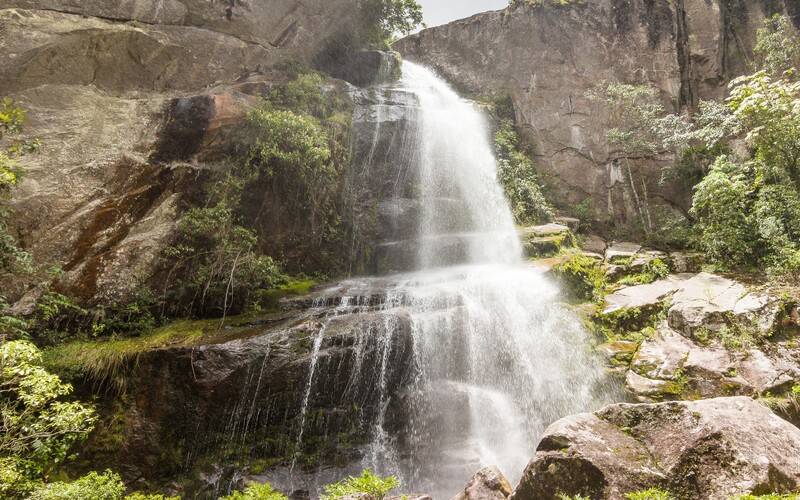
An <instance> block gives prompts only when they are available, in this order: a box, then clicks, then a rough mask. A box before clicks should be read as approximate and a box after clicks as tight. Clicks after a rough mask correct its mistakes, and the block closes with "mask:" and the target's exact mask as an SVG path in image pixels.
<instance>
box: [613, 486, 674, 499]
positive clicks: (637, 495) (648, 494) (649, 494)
mask: <svg viewBox="0 0 800 500" xmlns="http://www.w3.org/2000/svg"><path fill="white" fill-rule="evenodd" d="M625 498H626V500H672V498H673V497H672V495H670V493H669V492H668V491H664V490H660V489H658V488H650V489H649V490H642V491H635V492H633V493H628V494H626V495H625Z"/></svg>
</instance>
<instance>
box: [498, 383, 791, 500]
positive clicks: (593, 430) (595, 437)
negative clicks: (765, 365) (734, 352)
mask: <svg viewBox="0 0 800 500" xmlns="http://www.w3.org/2000/svg"><path fill="white" fill-rule="evenodd" d="M798 457H800V429H798V428H796V427H794V426H793V425H791V424H789V423H788V422H786V421H784V420H782V419H781V418H779V417H778V416H776V415H775V414H773V413H772V412H771V411H769V410H768V409H767V408H766V407H764V406H762V405H760V404H759V403H757V402H755V401H753V400H752V399H750V398H746V397H734V398H718V399H708V400H701V401H694V402H672V403H660V404H615V405H611V406H607V407H606V408H603V409H602V410H600V411H597V412H595V413H586V414H580V415H574V416H571V417H567V418H564V419H561V420H559V421H557V422H556V423H554V424H553V425H551V426H550V427H549V428H548V429H547V431H546V432H545V435H544V437H543V438H542V441H541V443H540V444H539V447H538V450H537V452H536V456H535V457H534V458H533V460H531V462H530V463H529V464H528V467H527V468H526V469H525V472H524V474H523V477H522V480H521V481H520V483H519V485H517V487H516V489H515V490H514V493H513V495H512V496H511V498H512V499H514V500H550V499H555V498H557V497H558V495H559V494H566V495H579V494H580V495H584V496H588V497H590V498H593V499H594V498H604V499H612V500H613V499H623V498H625V494H627V493H630V492H634V491H639V490H644V489H648V488H652V487H659V488H662V489H665V490H668V491H670V492H672V494H673V495H674V496H676V497H677V498H686V499H698V500H699V499H717V498H719V499H725V498H731V497H732V496H735V495H740V494H750V493H753V494H762V493H767V492H781V493H784V492H793V491H796V490H797V489H798V488H800V460H798Z"/></svg>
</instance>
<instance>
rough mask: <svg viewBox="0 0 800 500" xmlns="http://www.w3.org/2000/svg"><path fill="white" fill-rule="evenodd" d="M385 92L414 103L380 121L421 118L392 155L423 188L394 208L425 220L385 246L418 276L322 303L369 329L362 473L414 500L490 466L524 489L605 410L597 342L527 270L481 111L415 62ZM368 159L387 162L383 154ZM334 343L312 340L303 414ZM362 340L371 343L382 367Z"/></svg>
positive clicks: (362, 370) (345, 291)
mask: <svg viewBox="0 0 800 500" xmlns="http://www.w3.org/2000/svg"><path fill="white" fill-rule="evenodd" d="M378 90H379V91H381V92H386V93H393V94H394V95H396V96H405V97H403V98H402V99H400V98H395V99H388V98H386V99H385V98H381V99H378V100H377V104H376V107H377V109H378V111H377V112H376V114H377V113H380V114H381V115H382V116H400V115H401V114H402V113H400V112H399V111H398V110H394V111H393V110H392V109H391V106H392V104H391V103H392V102H395V103H397V104H396V106H404V107H405V109H409V108H411V112H410V116H411V118H410V119H409V120H408V122H409V124H408V125H407V127H411V128H412V130H411V134H410V140H407V139H403V140H402V142H400V144H402V145H403V148H404V151H394V152H393V154H395V155H398V157H397V158H396V161H397V163H398V164H401V163H402V164H403V165H408V166H407V167H404V168H409V169H411V170H413V171H414V172H413V174H412V175H408V176H407V178H408V179H410V180H411V182H413V183H414V185H413V186H411V188H410V189H404V190H403V189H398V190H397V196H398V197H400V196H405V198H404V199H403V200H396V203H395V205H394V206H401V207H415V208H414V209H413V210H410V211H408V210H407V211H397V214H396V217H397V218H398V219H400V218H402V219H403V220H402V221H400V222H398V223H397V224H394V226H396V227H401V228H402V227H406V226H408V219H411V220H412V221H413V225H414V230H413V231H411V232H410V233H409V234H405V235H404V236H403V239H402V241H399V240H398V241H390V242H387V243H386V245H387V246H392V247H393V248H399V249H402V251H403V252H405V253H407V254H410V255H405V256H403V258H401V259H399V261H402V262H404V263H411V264H410V265H409V266H408V267H407V269H405V270H404V271H405V272H401V273H394V274H391V275H389V276H383V277H380V278H377V277H376V278H360V279H353V280H349V281H344V282H342V283H339V284H337V285H336V286H335V287H332V288H331V289H330V290H327V291H323V292H322V293H321V295H322V296H323V297H325V296H326V294H327V296H328V298H329V299H333V298H334V297H339V298H340V300H341V301H342V303H343V304H362V306H360V307H358V308H355V309H352V310H349V311H345V310H344V308H343V307H341V306H340V307H337V308H336V310H335V311H333V312H332V313H331V314H336V315H342V314H354V315H359V314H360V315H364V316H365V318H366V319H365V320H364V321H362V322H354V323H353V325H354V326H353V327H352V328H355V329H360V330H359V331H358V332H354V338H355V339H357V342H356V345H355V347H354V349H353V353H354V354H353V356H354V357H355V358H356V359H354V361H353V367H354V368H353V373H352V374H351V377H353V379H351V380H350V381H349V382H348V387H361V386H363V385H364V384H366V385H367V386H369V387H370V389H369V390H370V391H371V392H370V394H371V396H370V397H371V398H372V400H373V402H372V407H373V411H372V412H371V413H370V414H369V418H368V420H369V422H367V423H366V425H365V427H366V428H368V429H370V432H369V433H370V435H371V439H372V442H371V443H370V445H369V446H368V447H367V449H366V450H365V452H364V454H363V460H362V462H361V464H360V466H361V467H369V468H372V469H374V470H376V472H378V473H381V474H396V475H398V476H399V477H400V478H401V480H402V481H403V482H404V489H405V490H406V491H419V492H426V493H431V494H433V495H434V497H435V498H449V497H450V496H452V494H453V493H454V492H456V491H458V489H460V488H461V487H463V485H464V483H465V482H466V481H467V480H468V479H469V477H470V476H471V475H472V474H473V473H474V472H475V471H477V470H478V469H479V468H481V467H482V466H486V465H497V466H499V467H500V469H501V470H502V471H503V472H504V473H505V474H506V475H507V476H508V478H509V479H510V480H511V481H512V482H516V481H517V480H519V478H520V477H521V474H522V471H523V469H524V467H525V465H526V464H527V462H528V460H529V459H530V458H532V457H533V455H534V452H535V448H536V445H537V442H538V439H539V437H540V436H541V434H542V432H543V431H544V429H545V427H546V426H547V425H549V424H550V423H552V422H553V421H555V420H557V419H558V418H560V417H563V416H565V415H568V414H571V413H576V412H583V411H590V410H592V409H595V408H596V407H598V406H600V405H601V404H602V403H604V402H606V401H607V398H608V395H607V394H606V393H605V390H604V377H603V370H602V367H601V365H600V363H598V362H597V361H596V360H595V359H594V357H593V355H592V353H591V350H590V339H589V334H588V333H587V332H586V331H585V330H584V329H583V327H582V325H581V323H580V321H579V320H578V318H577V317H576V316H575V315H574V314H573V313H571V312H570V311H569V310H568V309H566V308H565V307H564V306H563V305H562V304H561V303H560V302H559V298H558V295H559V290H558V288H557V286H556V285H555V284H553V283H552V282H550V281H549V280H548V279H547V278H546V277H545V276H544V275H543V273H542V271H541V270H540V269H538V268H536V267H534V266H532V265H530V264H528V263H526V262H525V261H524V260H523V258H522V251H521V245H520V242H519V239H518V236H517V231H516V227H515V225H514V220H513V216H512V214H511V210H510V208H509V206H508V203H507V201H506V199H505V196H504V194H503V191H502V189H501V187H500V185H499V183H498V180H497V174H496V160H495V158H494V155H493V148H492V145H491V140H490V137H491V134H490V130H489V127H488V124H487V123H486V119H485V117H484V115H483V114H482V112H481V110H480V109H479V107H477V106H476V105H475V104H474V103H472V102H470V101H468V100H465V99H462V98H461V97H460V96H459V95H458V94H457V93H456V92H455V91H454V90H453V89H452V88H450V86H449V85H448V84H447V83H446V82H444V81H443V80H441V79H440V78H438V77H437V76H436V75H435V74H434V73H433V72H432V71H430V70H429V69H426V68H424V67H422V66H419V65H416V64H413V63H410V62H405V63H404V64H403V76H402V79H401V80H400V81H399V82H397V83H394V84H387V85H384V86H383V87H381V88H379V89H378ZM410 103H411V104H410ZM380 126H381V124H380V123H379V120H378V123H376V124H375V127H380ZM379 135H380V134H374V136H375V138H374V139H373V140H375V141H377V140H379V137H378V136H379ZM406 135H408V134H406V133H404V134H403V136H404V137H405V136H406ZM365 150H366V151H368V158H370V159H372V158H374V157H375V156H376V148H375V144H374V143H373V144H372V145H371V146H366V147H365ZM404 175H405V174H404ZM409 193H411V194H409ZM400 201H402V203H401V202H400ZM376 296H379V297H380V299H377V300H373V297H376ZM332 302H333V300H328V302H327V303H332ZM367 311H368V313H369V316H367ZM375 318H377V319H375ZM404 325H405V326H404ZM404 327H406V329H407V330H409V333H408V335H410V336H411V340H412V342H411V345H412V349H413V354H412V356H410V362H411V363H412V364H413V366H412V370H410V372H411V373H412V375H410V376H409V380H407V381H406V382H407V383H406V384H405V387H393V386H392V384H390V383H389V380H395V379H396V378H397V377H396V374H397V373H399V372H400V370H401V369H402V368H404V367H396V366H392V362H391V360H392V359H394V358H392V356H391V354H392V352H393V351H392V348H393V345H395V344H397V343H399V342H401V341H402V339H403V335H402V334H401V333H402V332H401V330H402V329H403V328H404ZM324 334H325V332H324V330H323V331H320V332H319V334H318V335H317V336H316V337H314V340H315V342H314V352H313V353H312V356H311V365H310V369H309V378H308V381H307V384H308V385H307V387H306V393H305V394H304V400H303V404H302V408H303V410H302V413H303V415H304V414H305V412H306V409H307V406H308V397H309V392H310V388H311V384H312V383H313V378H314V376H315V375H314V374H315V368H316V363H317V361H316V360H317V356H318V354H319V343H320V342H321V339H322V336H323V335H324ZM365 334H369V335H370V336H372V337H371V338H373V342H372V344H370V345H371V347H370V349H371V350H372V353H373V354H372V358H370V359H372V360H373V361H371V363H372V365H374V366H371V367H367V366H366V365H367V361H366V360H365V359H366V358H365V356H367V354H366V353H367V352H368V351H369V349H367V348H366V346H367V343H366V342H365V341H364V340H362V339H363V338H364V335H365ZM406 338H407V337H406ZM362 358H364V359H362ZM370 368H371V369H370ZM356 379H357V380H356ZM346 394H348V395H349V396H347V397H354V396H353V394H352V393H351V391H350V390H348V391H346ZM343 403H350V401H343ZM303 422H304V417H301V424H300V425H301V429H300V433H301V434H300V436H299V438H298V440H299V439H302V426H303ZM389 422H391V423H392V424H391V425H389ZM299 444H300V443H299V441H298V446H299Z"/></svg>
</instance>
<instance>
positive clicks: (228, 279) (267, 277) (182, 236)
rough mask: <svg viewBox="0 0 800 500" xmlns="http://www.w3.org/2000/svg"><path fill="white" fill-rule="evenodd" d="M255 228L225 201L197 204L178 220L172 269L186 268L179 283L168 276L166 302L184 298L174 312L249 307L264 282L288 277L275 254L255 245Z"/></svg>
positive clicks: (211, 312) (219, 312)
mask: <svg viewBox="0 0 800 500" xmlns="http://www.w3.org/2000/svg"><path fill="white" fill-rule="evenodd" d="M257 241H258V239H257V237H256V235H255V233H254V232H253V231H252V230H250V229H246V228H245V227H243V226H242V225H240V224H238V223H237V220H236V216H235V215H234V213H233V211H232V210H231V209H230V208H229V207H228V205H227V203H226V202H225V201H220V202H219V203H218V204H216V205H215V206H213V207H209V208H193V209H191V210H189V211H188V212H186V214H184V216H183V217H182V218H181V220H180V222H179V224H178V236H177V241H176V243H175V244H174V245H172V246H171V247H169V248H168V249H167V255H168V256H169V257H171V258H173V259H174V260H175V265H174V267H173V270H172V271H170V273H173V272H177V270H178V269H181V270H182V271H183V274H182V279H181V280H180V282H179V283H178V284H177V286H176V284H174V283H171V282H170V280H169V278H168V280H167V285H168V287H169V288H168V294H167V296H166V297H165V298H166V300H167V302H168V303H170V302H174V303H175V304H185V306H184V307H186V310H185V311H171V312H173V313H181V312H183V313H184V314H192V313H195V314H196V313H200V314H201V315H226V314H228V313H229V312H240V311H243V310H244V309H246V308H247V307H248V305H249V304H250V300H251V299H252V298H253V297H254V294H255V293H256V291H257V290H258V289H260V288H271V287H273V286H275V285H276V284H279V283H282V282H283V280H284V277H283V275H282V274H281V272H280V269H279V267H278V265H277V264H276V263H275V261H274V260H272V258H270V257H268V256H266V255H261V254H259V253H258V251H257V250H256V243H257Z"/></svg>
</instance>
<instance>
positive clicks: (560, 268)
mask: <svg viewBox="0 0 800 500" xmlns="http://www.w3.org/2000/svg"><path fill="white" fill-rule="evenodd" d="M553 271H554V272H555V273H556V274H557V275H558V276H559V277H560V278H561V279H562V280H563V282H564V285H565V289H566V291H567V293H569V295H570V296H571V297H573V298H575V299H578V300H595V301H596V300H600V299H601V298H602V296H603V292H604V290H605V285H606V282H605V279H606V278H605V272H604V271H603V268H602V266H601V265H600V263H599V262H598V261H597V260H596V259H593V258H592V257H589V256H587V255H583V254H581V253H573V254H572V255H570V256H569V258H568V259H567V260H566V261H564V262H562V263H561V264H558V265H557V266H555V267H554V268H553Z"/></svg>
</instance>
